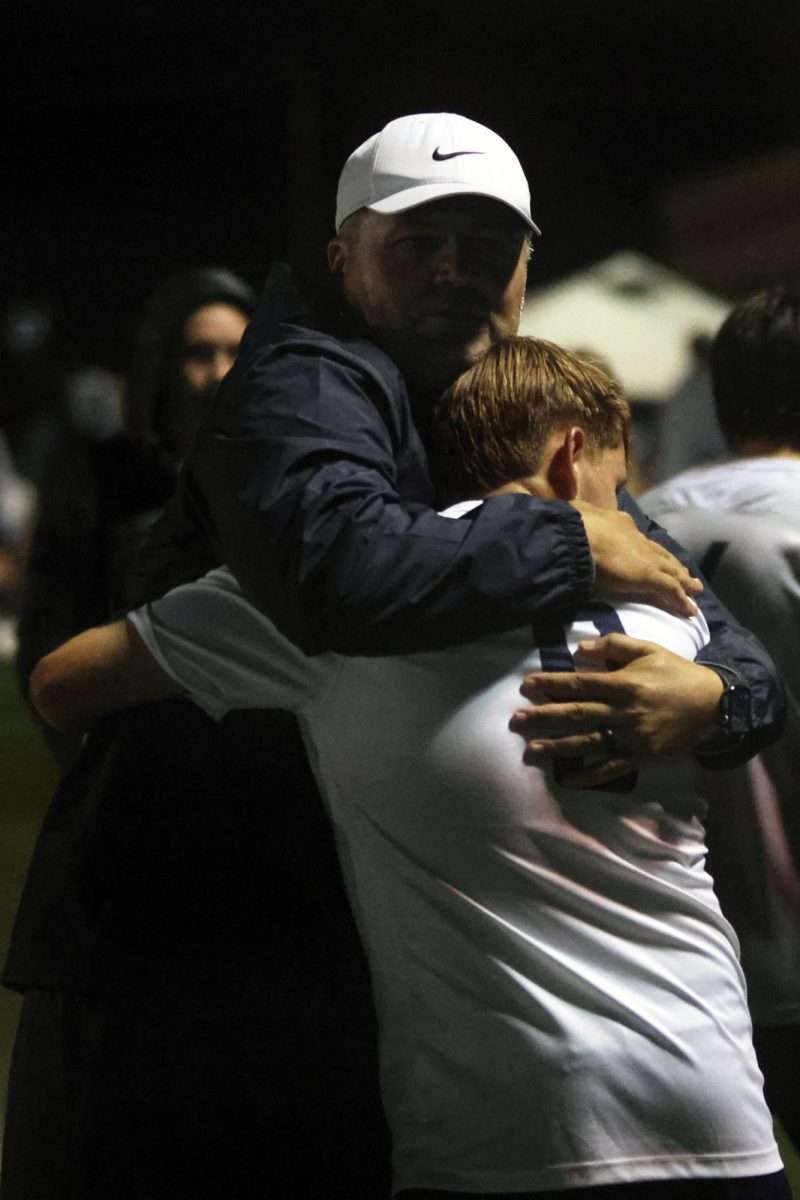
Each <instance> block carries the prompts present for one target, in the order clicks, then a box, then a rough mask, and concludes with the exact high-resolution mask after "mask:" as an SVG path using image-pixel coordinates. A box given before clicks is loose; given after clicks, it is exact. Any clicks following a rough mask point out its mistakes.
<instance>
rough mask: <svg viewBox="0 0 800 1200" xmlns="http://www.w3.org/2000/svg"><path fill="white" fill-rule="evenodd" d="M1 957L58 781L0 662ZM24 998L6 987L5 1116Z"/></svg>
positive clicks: (1, 1026)
mask: <svg viewBox="0 0 800 1200" xmlns="http://www.w3.org/2000/svg"><path fill="white" fill-rule="evenodd" d="M0 730H1V731H2V733H0V781H1V782H0V954H2V957H3V960H5V953H6V947H7V945H8V936H9V933H10V932H11V923H12V921H13V919H14V913H15V912H16V909H17V901H18V900H19V894H20V891H21V890H22V884H23V881H24V879H25V872H26V870H27V867H28V861H29V859H30V856H31V851H32V850H33V843H34V840H35V838H36V834H37V832H38V829H39V826H40V824H41V821H42V817H43V816H44V811H45V808H46V806H47V803H48V800H49V799H50V796H51V794H52V791H53V786H54V784H55V781H56V768H55V765H54V763H53V761H52V759H51V758H50V755H49V754H48V752H47V750H46V749H45V747H44V745H43V743H42V740H41V738H40V736H39V734H38V732H37V731H36V729H35V728H34V727H33V724H32V722H31V720H30V718H29V716H28V714H27V712H26V710H25V708H24V706H23V704H22V702H21V701H20V699H19V693H18V690H17V684H16V679H15V678H14V672H13V670H12V668H11V665H10V664H9V663H8V662H4V661H0ZM18 1013H19V997H18V996H15V995H13V994H12V993H11V992H7V991H6V990H5V989H4V988H0V1115H3V1114H4V1113H5V1094H6V1091H5V1089H6V1078H7V1075H8V1060H9V1057H10V1053H11V1045H12V1042H13V1039H14V1030H15V1029H16V1024H17V1014H18Z"/></svg>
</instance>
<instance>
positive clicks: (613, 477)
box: [575, 444, 628, 509]
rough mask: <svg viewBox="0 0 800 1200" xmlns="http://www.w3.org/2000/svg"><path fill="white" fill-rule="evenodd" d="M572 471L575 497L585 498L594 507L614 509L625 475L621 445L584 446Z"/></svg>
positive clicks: (626, 466)
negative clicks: (601, 447)
mask: <svg viewBox="0 0 800 1200" xmlns="http://www.w3.org/2000/svg"><path fill="white" fill-rule="evenodd" d="M575 473H576V476H577V483H578V492H577V496H576V497H575V498H576V500H587V501H588V502H589V503H590V504H596V505H597V507H598V508H612V509H614V508H616V507H617V493H618V492H619V491H620V489H621V488H623V487H624V486H625V481H626V479H627V477H628V465H627V461H626V456H625V447H624V446H623V445H621V444H620V445H619V446H612V447H610V448H606V449H602V450H596V449H584V452H583V454H582V455H581V458H580V461H579V462H576V464H575Z"/></svg>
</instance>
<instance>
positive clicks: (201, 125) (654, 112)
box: [0, 0, 800, 368]
mask: <svg viewBox="0 0 800 1200" xmlns="http://www.w3.org/2000/svg"><path fill="white" fill-rule="evenodd" d="M2 40H3V42H4V43H5V50H4V52H3V57H4V61H3V63H2V64H1V65H2V70H3V79H4V80H5V87H4V90H5V92H6V96H7V99H6V101H5V108H6V112H5V114H4V119H3V126H2V127H3V142H4V147H5V148H4V151H3V159H4V166H3V170H2V190H1V192H0V202H1V203H2V211H3V213H4V214H5V216H4V219H3V231H2V242H1V243H0V253H1V254H2V259H1V261H2V284H1V285H0V286H1V289H2V290H1V294H0V303H2V305H3V307H6V306H7V305H8V303H9V302H10V301H12V300H14V299H20V298H28V297H32V296H41V297H44V298H46V299H48V300H49V301H51V302H52V303H53V304H54V305H55V306H56V311H57V314H58V331H59V337H60V338H61V339H62V342H63V347H64V351H65V353H66V354H67V355H68V356H69V357H70V358H71V359H73V360H74V361H75V363H76V364H77V363H81V362H91V361H96V362H100V363H102V364H104V365H107V366H111V367H115V368H124V366H125V360H126V350H127V340H128V333H129V330H130V327H131V323H132V322H133V320H134V319H135V316H136V313H137V311H138V309H139V307H140V305H141V303H142V300H143V299H144V297H145V296H146V294H147V292H148V291H149V289H150V288H151V286H152V285H153V284H154V283H155V282H156V281H157V280H158V279H159V278H160V277H162V276H163V275H164V274H165V273H166V272H168V271H170V270H173V269H176V268H181V267H186V266H189V265H197V264H206V263H220V264H225V265H228V266H230V267H232V268H233V269H235V270H237V271H239V272H240V273H241V274H243V275H244V276H245V277H246V278H247V279H248V280H250V282H252V283H253V284H256V285H260V283H261V282H262V280H263V278H264V275H265V272H266V268H267V266H268V263H269V261H270V259H271V258H273V257H276V256H287V255H288V256H291V257H294V258H296V259H300V260H302V261H305V262H306V263H309V262H317V261H319V260H320V256H321V254H322V247H323V245H324V241H325V237H326V236H327V234H328V233H329V232H330V224H331V222H332V213H333V197H334V192H335V185H336V178H337V175H338V171H339V169H340V167H341V164H342V161H343V160H344V158H345V157H346V155H347V154H348V153H349V151H350V150H352V149H353V148H354V147H355V146H356V145H357V144H358V143H359V142H361V141H363V140H364V138H366V137H368V136H369V135H370V134H372V133H373V132H375V131H376V130H377V129H379V128H381V127H382V126H383V125H384V124H385V122H386V121H387V120H389V119H391V118H392V117H394V116H398V115H400V114H402V113H404V112H414V111H417V112H424V111H435V110H455V111H460V112H463V113H465V114H466V115H468V116H471V117H473V118H474V119H476V120H479V121H482V122H483V123H485V124H488V125H490V126H492V127H493V128H495V129H496V130H497V131H498V132H500V133H502V134H503V135H504V136H505V137H506V138H507V139H508V140H509V141H510V142H511V144H512V145H513V146H514V148H515V149H516V150H517V152H518V154H519V156H520V158H521V159H522V161H523V163H524V165H525V166H526V168H527V171H528V175H529V179H530V182H531V190H532V195H533V213H534V218H535V219H536V221H537V222H538V223H539V224H540V226H541V227H542V229H543V231H544V237H543V239H542V242H541V245H540V247H539V251H538V253H537V256H536V260H535V272H536V275H535V279H536V281H537V282H545V281H547V280H550V279H552V278H554V277H557V276H559V275H561V274H563V273H565V272H566V271H568V270H571V269H573V268H575V267H577V266H580V265H582V264H583V263H587V262H589V261H592V260H593V259H596V258H599V257H601V256H602V255H604V254H606V253H609V252H611V251H613V250H615V249H617V248H620V247H623V246H628V247H634V248H638V249H641V250H644V251H646V252H648V253H650V254H652V255H654V256H655V257H659V253H660V250H661V242H662V238H663V230H662V229H661V227H660V222H659V217H658V198H659V196H660V195H661V194H662V192H663V189H664V188H665V187H666V186H667V185H668V184H670V183H671V182H673V181H675V180H679V179H681V178H683V177H685V176H689V175H691V174H692V173H693V172H696V171H697V170H699V169H703V168H707V167H711V166H714V165H717V164H721V163H726V162H728V161H732V160H735V159H737V158H741V157H742V156H745V155H749V154H755V153H759V152H762V151H764V150H769V149H771V148H775V147H780V146H784V145H788V144H792V143H797V142H798V140H800V132H799V125H798V118H799V117H800V52H799V51H800V2H798V0H792V2H791V3H788V2H787V3H777V2H769V0H766V2H761V3H757V2H756V0H753V3H751V4H744V3H738V2H733V0H672V2H669V0H659V2H653V0H516V2H515V3H505V2H497V3H491V2H490V0H488V2H487V3H485V4H481V5H478V4H472V3H470V0H463V2H459V3H455V2H453V0H439V2H437V0H426V2H424V3H423V2H417V0H414V2H410V3H402V2H401V3H397V4H395V5H394V6H389V5H386V6H385V7H381V6H380V5H379V4H373V5H369V6H368V5H366V4H364V3H355V2H354V0H346V2H343V3H339V4H329V5H324V6H323V5H320V6H310V5H308V4H302V3H300V2H298V3H282V4H280V5H275V4H270V3H268V2H262V3H260V4H255V3H247V4H237V3H231V4H230V5H229V6H227V7H225V6H223V5H221V4H217V5H216V6H215V7H213V8H212V7H203V6H200V5H193V6H188V5H186V6H184V5H182V4H179V3H178V4H176V3H168V2H167V0H162V2H161V3H158V4H156V3H149V2H147V3H131V2H126V0H118V2H116V3H114V2H112V0H109V2H108V3H106V4H104V5H102V6H100V5H92V4H87V3H85V2H84V3H80V2H78V3H77V4H73V5H71V6H66V5H61V6H56V5H55V4H54V3H53V0H48V2H47V3H42V2H41V0H29V2H28V3H27V5H26V7H25V8H24V9H20V10H18V11H16V12H14V11H13V10H11V9H10V8H8V7H7V8H6V9H5V10H4V16H3V32H2ZM745 236H746V233H745Z"/></svg>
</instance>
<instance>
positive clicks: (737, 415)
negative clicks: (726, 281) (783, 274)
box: [711, 288, 800, 454]
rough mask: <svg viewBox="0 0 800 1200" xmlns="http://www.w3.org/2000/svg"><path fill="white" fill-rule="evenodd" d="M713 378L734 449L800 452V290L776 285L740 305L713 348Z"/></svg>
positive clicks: (721, 420)
mask: <svg viewBox="0 0 800 1200" xmlns="http://www.w3.org/2000/svg"><path fill="white" fill-rule="evenodd" d="M711 380H712V384H713V389H714V404H715V406H716V410H717V417H718V420H719V424H720V428H721V430H722V432H723V434H724V435H725V439H726V441H727V442H728V445H729V446H730V447H731V449H732V450H734V451H736V452H738V453H743V454H747V453H769V452H770V451H774V450H779V449H782V448H791V449H793V450H795V451H797V450H800V292H798V291H790V290H788V289H786V288H774V289H772V290H771V291H768V292H759V293H758V295H755V296H751V297H750V299H749V300H745V301H744V302H743V303H742V304H739V305H737V307H736V308H735V309H734V310H733V312H732V313H731V314H730V316H729V317H728V318H727V319H726V320H725V322H724V323H723V325H722V328H721V329H720V331H719V333H718V334H717V336H716V338H715V339H714V342H713V344H712V346H711Z"/></svg>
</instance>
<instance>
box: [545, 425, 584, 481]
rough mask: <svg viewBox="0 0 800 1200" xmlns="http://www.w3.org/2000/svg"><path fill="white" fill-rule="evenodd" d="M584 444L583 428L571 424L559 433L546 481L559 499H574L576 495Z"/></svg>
mask: <svg viewBox="0 0 800 1200" xmlns="http://www.w3.org/2000/svg"><path fill="white" fill-rule="evenodd" d="M585 445H586V435H585V433H584V432H583V430H582V429H581V428H580V427H579V426H577V425H573V426H572V427H571V428H569V429H565V430H564V432H563V433H562V434H561V435H560V437H559V440H558V442H557V444H556V447H555V450H554V451H553V452H552V455H551V458H550V465H549V467H548V470H547V482H548V483H549V484H550V486H551V488H552V489H553V491H554V492H555V494H556V496H557V497H558V499H559V500H574V499H575V498H576V497H577V495H578V477H579V472H580V466H579V463H580V460H581V457H582V456H583V451H584V447H585Z"/></svg>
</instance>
